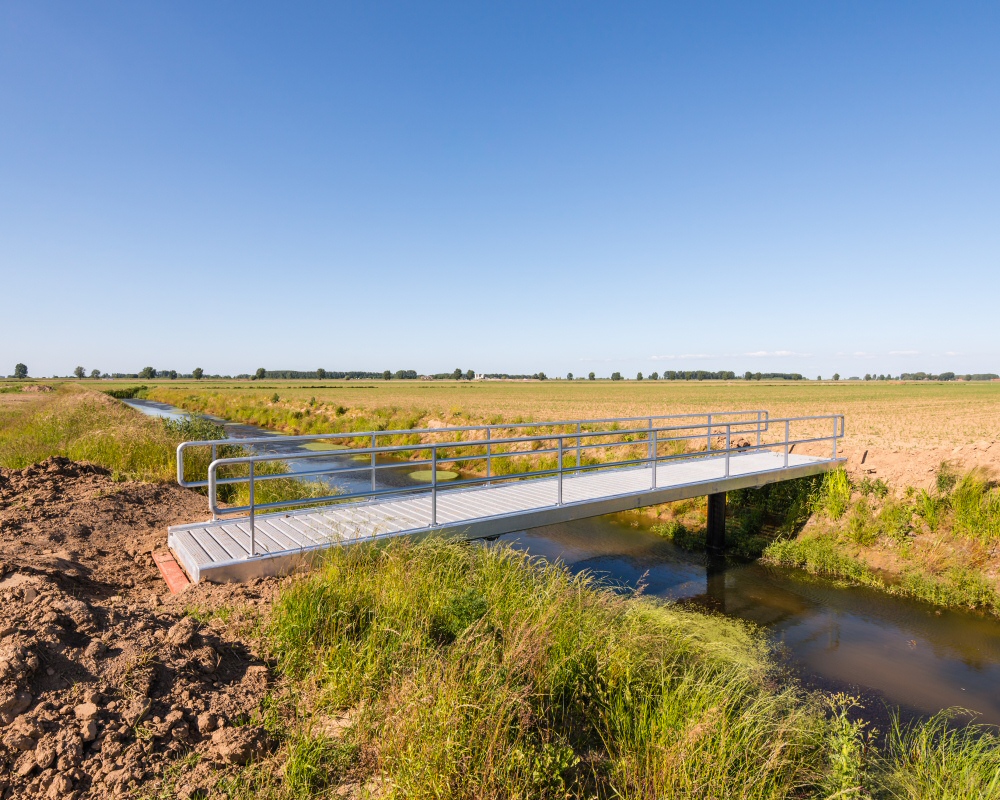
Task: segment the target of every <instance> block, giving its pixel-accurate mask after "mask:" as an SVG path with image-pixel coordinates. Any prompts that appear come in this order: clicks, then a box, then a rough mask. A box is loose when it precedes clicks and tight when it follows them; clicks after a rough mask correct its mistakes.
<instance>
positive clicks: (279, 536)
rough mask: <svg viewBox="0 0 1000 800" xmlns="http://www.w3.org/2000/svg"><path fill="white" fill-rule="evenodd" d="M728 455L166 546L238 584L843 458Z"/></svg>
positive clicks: (733, 484) (225, 530) (813, 468)
mask: <svg viewBox="0 0 1000 800" xmlns="http://www.w3.org/2000/svg"><path fill="white" fill-rule="evenodd" d="M725 461H726V459H725V457H724V456H719V457H710V458H696V459H690V460H683V461H676V460H670V461H661V462H659V463H658V464H657V470H656V487H655V488H654V487H653V482H652V468H651V466H645V465H643V466H641V467H634V468H618V469H607V470H594V471H590V472H583V473H581V474H568V475H565V476H564V477H563V502H562V505H557V493H558V487H557V481H558V479H557V478H556V477H551V478H537V479H531V480H520V481H505V482H502V483H496V484H492V485H488V486H476V487H472V488H465V489H454V490H451V491H448V490H441V489H439V490H438V496H437V519H438V525H437V527H435V528H432V527H430V519H431V498H430V495H429V494H427V493H420V494H413V493H411V494H406V495H402V496H401V497H398V498H397V497H390V498H388V499H383V500H378V501H374V502H372V501H367V502H366V501H361V502H349V503H348V502H345V503H340V504H335V505H329V506H323V507H321V508H310V509H302V510H298V511H290V512H281V513H272V514H260V515H258V516H257V517H256V519H255V538H256V549H257V555H256V556H254V557H253V558H249V557H248V556H249V551H250V521H249V518H248V517H240V518H236V519H219V520H215V521H209V522H200V523H195V524H191V525H177V526H174V527H171V528H170V529H169V538H168V545H169V547H170V549H171V550H172V551H173V552H174V555H175V556H176V558H177V561H178V562H179V563H180V564H181V565H182V566H183V567H184V569H185V571H186V572H187V573H188V575H190V576H191V579H192V580H193V581H194V582H196V583H197V582H198V581H201V580H210V581H219V582H222V581H232V580H246V579H248V578H251V577H256V576H263V575H275V574H282V573H286V572H290V571H292V570H295V569H298V568H302V567H304V566H307V565H308V564H309V562H310V561H311V559H312V558H314V557H315V555H316V554H317V553H318V552H319V551H322V550H324V549H326V548H328V547H331V546H334V545H342V544H351V543H355V542H363V541H372V540H376V539H379V538H382V537H387V536H399V535H421V534H423V535H426V534H428V533H439V532H442V533H448V534H451V535H459V536H463V537H465V538H469V539H475V538H483V537H488V536H498V535H500V534H504V533H511V532H514V531H520V530H525V529H528V528H537V527H540V526H542V525H552V524H555V523H559V522H568V521H570V520H574V519H582V518H585V517H595V516H600V515H602V514H611V513H615V512H618V511H625V510H628V509H632V508H641V507H643V506H649V505H656V504H658V503H666V502H671V501H675V500H684V499H687V498H690V497H699V496H702V495H706V494H714V493H716V492H725V491H733V490H736V489H745V488H748V487H754V486H763V485H765V484H768V483H775V482H777V481H783V480H790V479H793V478H801V477H805V476H808V475H815V474H818V473H820V472H825V471H827V470H830V469H835V468H836V467H838V466H840V465H841V464H843V463H844V462H843V459H829V458H815V457H812V456H804V455H795V454H792V455H789V456H788V466H787V467H786V466H785V456H784V455H783V454H779V453H772V452H767V451H765V452H755V453H747V454H735V455H732V456H731V457H730V463H729V477H726V473H725V469H726V467H725Z"/></svg>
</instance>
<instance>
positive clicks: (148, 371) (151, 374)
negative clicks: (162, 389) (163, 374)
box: [139, 367, 156, 379]
mask: <svg viewBox="0 0 1000 800" xmlns="http://www.w3.org/2000/svg"><path fill="white" fill-rule="evenodd" d="M139 377H140V378H148V379H152V378H155V377H156V370H155V369H153V368H152V367H143V368H142V370H141V371H140V372H139Z"/></svg>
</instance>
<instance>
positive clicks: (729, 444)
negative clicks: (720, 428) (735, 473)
mask: <svg viewBox="0 0 1000 800" xmlns="http://www.w3.org/2000/svg"><path fill="white" fill-rule="evenodd" d="M732 441H733V428H732V425H731V424H730V423H728V422H727V423H726V477H727V478H728V477H729V449H730V447H732Z"/></svg>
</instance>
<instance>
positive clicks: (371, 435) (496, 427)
mask: <svg viewBox="0 0 1000 800" xmlns="http://www.w3.org/2000/svg"><path fill="white" fill-rule="evenodd" d="M751 415H752V416H751ZM738 416H744V417H747V419H746V420H741V421H739V422H740V423H741V424H746V425H753V426H754V431H755V432H756V433H757V434H758V435H759V434H761V433H766V432H768V430H769V427H768V412H767V411H765V410H763V409H753V410H749V411H716V412H713V413H711V414H665V415H658V416H647V417H606V418H600V419H586V420H579V419H573V420H561V421H555V422H509V423H494V424H487V425H455V426H449V427H441V428H400V429H396V430H386V431H356V432H350V431H345V432H342V433H312V434H296V435H293V436H280V435H274V434H272V435H269V436H256V437H250V438H246V439H203V440H200V441H191V442H182V443H181V444H180V445H178V446H177V483H178V484H180V485H181V486H186V487H188V488H191V489H197V488H202V487H206V486H208V481H207V480H194V481H189V480H187V479H186V477H185V474H186V473H185V469H184V456H185V453H186V452H187V451H188V450H190V449H192V448H196V447H210V448H211V451H212V459H211V460H212V461H215V460H216V456H217V454H218V448H219V447H227V446H228V447H232V446H236V447H240V446H247V445H256V444H276V443H281V444H295V443H297V442H313V441H335V440H338V439H342V440H343V439H347V440H351V439H372V442H373V445H372V446H373V447H377V442H378V439H384V438H386V437H389V436H414V435H420V434H434V435H441V434H447V433H464V432H466V431H485V432H486V439H487V440H491V439H492V436H491V434H492V432H493V431H503V430H523V429H525V428H562V427H566V426H569V425H575V426H577V430H580V427H581V426H583V425H606V424H612V425H620V424H625V423H635V422H642V423H646V425H647V428H649V427H652V425H653V423H654V422H656V421H661V420H680V419H705V420H707V422H708V423H711V422H712V420H713V418H715V419H716V420H719V419H722V418H725V417H738ZM631 430H639V429H631ZM458 444H459V442H457V441H456V445H458ZM351 449H352V450H353V448H351ZM326 455H329V453H326Z"/></svg>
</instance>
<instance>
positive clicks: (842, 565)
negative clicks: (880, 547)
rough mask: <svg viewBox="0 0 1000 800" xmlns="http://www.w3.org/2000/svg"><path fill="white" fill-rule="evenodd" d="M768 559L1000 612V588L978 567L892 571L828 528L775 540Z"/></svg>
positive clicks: (919, 596) (863, 583)
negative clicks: (855, 551) (864, 557)
mask: <svg viewBox="0 0 1000 800" xmlns="http://www.w3.org/2000/svg"><path fill="white" fill-rule="evenodd" d="M762 560H763V561H764V562H765V563H768V564H774V565H775V566H782V567H795V568H798V569H802V570H805V571H806V572H809V573H811V574H813V575H822V576H825V577H828V578H836V579H840V580H845V581H849V582H850V583H854V584H858V585H861V586H870V587H872V588H875V589H878V590H880V591H883V592H886V593H887V594H893V595H899V596H902V597H913V598H916V599H918V600H924V601H926V602H929V603H933V604H935V605H940V606H951V607H956V608H972V609H984V610H987V611H990V612H992V613H1000V594H998V593H997V591H996V589H995V588H994V586H993V584H992V583H990V582H989V581H988V580H987V579H986V578H985V577H984V576H983V575H981V574H980V573H978V572H976V571H975V570H970V569H967V568H963V567H957V566H956V567H951V568H948V569H945V570H944V571H942V572H941V573H940V574H930V573H927V572H924V571H922V570H921V569H920V568H919V565H917V566H915V567H914V568H912V569H910V570H907V571H905V572H903V573H902V574H898V575H888V574H885V573H882V572H879V571H878V570H875V569H872V567H871V566H869V565H868V564H867V563H866V562H865V561H863V560H861V559H860V558H858V557H856V556H854V555H852V554H851V553H850V552H849V551H848V549H847V548H846V547H844V545H843V543H842V542H839V541H838V540H837V539H836V538H835V537H833V536H829V535H825V534H818V535H813V536H808V537H803V538H799V539H786V540H781V541H775V542H773V543H772V544H770V545H769V546H768V547H767V549H766V550H765V551H764V554H763V556H762Z"/></svg>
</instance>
